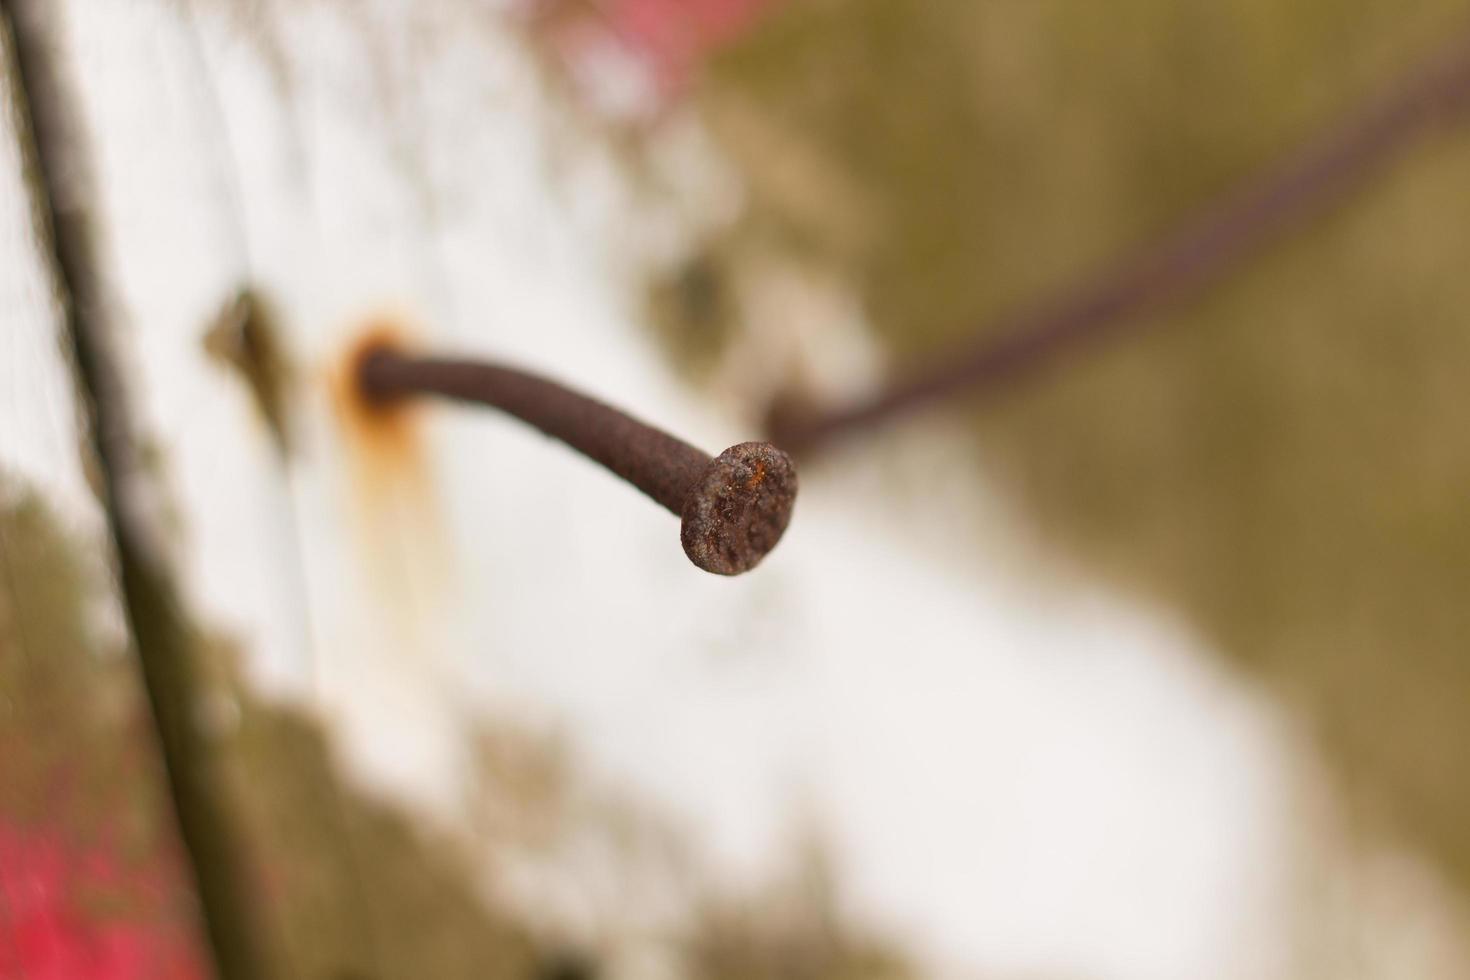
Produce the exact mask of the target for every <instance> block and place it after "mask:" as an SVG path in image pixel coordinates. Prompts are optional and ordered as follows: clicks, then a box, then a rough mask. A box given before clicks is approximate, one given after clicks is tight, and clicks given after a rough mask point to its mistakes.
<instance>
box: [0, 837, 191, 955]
mask: <svg viewBox="0 0 1470 980" xmlns="http://www.w3.org/2000/svg"><path fill="white" fill-rule="evenodd" d="M175 871H176V869H174V868H172V867H162V866H159V865H156V864H143V865H140V866H139V865H131V864H127V863H125V862H124V861H123V859H122V858H121V857H120V856H119V855H118V854H117V853H115V852H114V850H113V849H111V848H108V847H106V846H93V847H90V848H83V847H79V846H77V845H76V844H75V843H74V842H71V841H69V840H68V839H66V838H65V837H63V836H62V835H61V834H60V833H59V832H57V831H55V830H51V829H41V830H36V831H28V830H23V829H21V828H19V827H16V826H13V825H10V824H5V823H0V976H4V977H22V978H25V980H77V978H80V977H87V978H91V980H196V978H197V980H203V978H204V977H206V976H207V975H208V972H207V971H206V969H205V968H204V964H203V963H202V962H201V961H200V959H199V957H198V955H197V951H196V948H195V946H194V933H193V925H194V924H193V923H192V922H187V921H178V920H177V918H174V919H172V920H171V919H170V917H169V915H170V911H171V910H170V909H169V908H168V907H167V906H168V905H170V904H171V902H172V901H173V897H174V895H175V894H176V892H177V890H178V884H177V882H176V881H175V880H174V878H175V874H174V872H175Z"/></svg>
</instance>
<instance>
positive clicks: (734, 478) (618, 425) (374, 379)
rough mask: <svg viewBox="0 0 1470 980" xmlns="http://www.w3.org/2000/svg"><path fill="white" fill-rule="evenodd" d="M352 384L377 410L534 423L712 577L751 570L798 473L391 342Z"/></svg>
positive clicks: (549, 387)
mask: <svg viewBox="0 0 1470 980" xmlns="http://www.w3.org/2000/svg"><path fill="white" fill-rule="evenodd" d="M357 382H358V385H359V387H360V388H361V390H362V393H363V395H364V396H365V397H366V398H367V399H368V400H369V401H371V402H373V403H375V404H385V403H391V402H394V401H397V400H399V399H402V398H405V397H410V396H413V395H418V394H433V395H440V396H442V397H445V398H450V399H453V400H455V401H462V402H472V403H475V404H480V405H489V406H491V407H493V408H498V409H500V410H501V411H503V412H507V413H509V414H511V415H514V416H515V417H517V418H519V419H521V420H522V421H524V422H527V423H529V424H530V425H533V426H535V427H536V428H537V429H540V430H541V431H542V432H544V433H546V434H547V435H549V436H551V437H553V438H555V439H558V440H560V441H561V442H564V443H566V444H567V445H568V446H570V447H571V448H573V449H575V450H577V451H578V452H579V453H581V454H582V455H584V456H587V457H589V458H590V459H592V460H594V461H596V462H598V463H600V464H601V465H603V466H604V467H606V468H607V469H609V470H611V471H612V472H613V473H615V474H617V475H618V476H620V477H622V478H623V479H624V480H627V481H628V482H629V483H631V484H633V485H634V486H635V487H637V488H638V489H639V490H642V491H643V492H644V493H645V494H647V495H648V496H650V497H652V498H653V499H654V500H656V501H658V502H659V503H660V504H662V505H663V506H664V507H666V508H667V509H668V510H670V511H672V512H673V513H674V514H675V515H677V516H678V517H679V518H680V522H681V528H680V541H681V543H682V544H683V546H684V553H685V554H686V555H688V556H689V560H690V561H692V562H693V563H694V564H695V565H697V566H698V567H700V568H702V569H704V570H705V571H707V572H713V573H715V574H716V575H739V574H740V573H742V572H747V571H749V570H750V569H752V568H754V567H755V566H756V565H757V564H759V563H760V561H761V559H762V558H764V557H765V556H766V555H767V554H768V553H769V552H770V550H771V549H772V548H774V547H775V546H776V543H777V542H778V541H780V540H781V535H782V534H783V533H784V532H785V530H786V525H787V524H788V523H790V521H791V509H792V505H793V504H794V503H795V501H796V468H795V466H794V465H793V464H792V462H791V459H790V457H789V456H787V455H786V454H785V453H784V452H782V451H781V450H779V449H777V448H776V447H775V446H772V445H770V444H769V443H764V442H742V443H739V444H738V445H734V446H731V447H730V448H729V449H726V450H725V451H724V452H722V453H720V454H719V455H718V456H714V457H711V456H710V455H708V454H707V453H704V452H701V451H700V450H698V449H696V448H695V447H693V446H691V445H689V444H688V443H687V442H684V441H683V440H682V439H678V438H675V437H674V436H671V435H669V434H668V433H666V432H663V431H662V430H660V429H656V428H654V427H653V426H650V425H647V424H645V423H643V422H640V421H638V420H637V419H635V418H633V417H632V416H630V415H628V414H626V413H624V412H621V411H619V410H618V409H616V408H613V407H612V406H610V405H607V404H604V403H603V402H600V401H598V400H596V399H595V398H590V397H588V396H587V395H583V394H581V393H579V392H576V391H573V390H572V389H570V388H567V387H565V386H564V385H561V384H558V383H557V382H555V381H552V380H550V379H549V378H544V377H541V376H539V375H536V374H532V373H530V372H527V371H522V370H519V369H517V368H513V367H509V366H506V365H503V364H496V363H491V362H486V361H473V360H461V359H454V358H440V357H421V356H416V355H413V354H409V353H406V352H403V351H400V350H398V349H396V348H394V347H392V346H389V345H379V346H376V347H373V348H370V349H369V350H367V351H366V352H364V353H363V355H362V356H361V357H360V359H359V360H358V362H357Z"/></svg>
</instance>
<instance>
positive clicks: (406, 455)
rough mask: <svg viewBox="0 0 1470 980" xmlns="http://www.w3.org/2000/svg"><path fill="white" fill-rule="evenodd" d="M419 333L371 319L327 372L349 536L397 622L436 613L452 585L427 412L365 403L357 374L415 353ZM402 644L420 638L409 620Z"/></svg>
mask: <svg viewBox="0 0 1470 980" xmlns="http://www.w3.org/2000/svg"><path fill="white" fill-rule="evenodd" d="M417 333H418V331H417V329H416V328H415V327H414V326H413V325H412V323H411V321H409V320H408V319H407V318H405V317H403V316H400V315H395V314H382V313H380V314H374V315H371V316H368V317H365V318H364V319H363V321H362V326H361V327H360V328H359V329H358V330H356V331H354V333H353V338H352V341H351V343H350V344H349V345H348V346H347V347H346V349H345V350H344V351H343V352H342V354H341V356H340V357H338V358H337V359H336V360H335V361H334V362H333V363H332V364H330V365H329V368H328V377H327V385H328V389H329V391H330V393H331V400H332V408H333V413H334V415H335V418H336V421H337V425H338V432H339V435H340V438H341V442H342V446H343V449H344V452H345V454H346V463H347V474H348V478H349V481H350V486H349V493H350V498H351V499H350V507H351V512H352V520H351V533H352V536H353V538H354V543H355V545H356V546H357V549H358V552H359V554H360V555H361V556H362V559H363V568H364V572H365V575H366V576H367V578H368V582H369V585H370V586H371V587H372V588H373V589H374V590H376V591H377V592H378V593H379V594H380V595H381V596H382V597H383V598H386V599H390V600H392V602H391V606H392V607H394V608H395V610H396V611H395V612H394V616H395V618H397V617H398V616H399V615H400V614H404V615H408V614H409V613H410V612H420V613H428V612H432V611H433V610H434V608H435V607H436V606H437V605H438V603H439V599H438V597H439V596H442V595H443V594H444V593H445V589H446V587H447V586H448V584H449V583H450V582H451V581H452V579H451V577H450V576H449V575H448V574H447V572H448V570H449V568H450V563H451V552H450V549H449V546H448V541H449V538H448V536H447V534H446V533H445V527H444V522H443V517H442V514H441V512H440V508H439V502H438V494H437V491H436V489H435V485H434V480H433V476H432V455H431V452H430V447H429V445H428V442H427V440H426V419H425V415H426V412H425V409H424V407H422V406H420V405H417V404H413V403H411V402H402V403H397V404H382V403H379V402H374V401H373V400H372V399H370V398H367V397H366V396H365V395H364V393H363V391H362V389H361V387H360V385H359V383H358V368H359V366H360V364H361V362H362V360H363V358H365V357H367V356H368V355H369V354H371V353H372V352H373V351H376V350H381V349H383V348H384V347H394V348H401V347H410V346H412V338H413V337H414V336H415V335H416V334H417ZM399 625H400V626H402V627H403V628H404V630H405V634H404V636H403V637H402V640H403V642H414V643H416V642H417V641H418V640H420V639H422V637H421V635H420V633H421V631H420V630H418V629H417V628H415V627H414V625H413V624H412V623H410V622H408V621H407V620H405V621H404V622H402V623H400V624H399Z"/></svg>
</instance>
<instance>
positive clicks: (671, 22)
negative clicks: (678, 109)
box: [526, 0, 784, 102]
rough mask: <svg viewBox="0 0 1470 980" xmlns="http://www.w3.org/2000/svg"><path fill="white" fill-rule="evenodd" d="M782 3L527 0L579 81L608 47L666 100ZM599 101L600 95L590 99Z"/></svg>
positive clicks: (748, 0)
mask: <svg viewBox="0 0 1470 980" xmlns="http://www.w3.org/2000/svg"><path fill="white" fill-rule="evenodd" d="M782 2H784V0H602V2H589V0H526V4H527V6H528V8H529V10H530V11H531V14H532V16H533V17H534V18H535V19H536V21H537V23H538V24H539V25H541V27H542V29H543V34H544V35H545V36H546V37H547V38H548V40H549V42H550V44H551V46H552V47H553V49H554V50H556V52H557V53H558V55H559V56H560V57H561V58H563V59H564V60H565V61H567V62H568V63H569V65H570V67H571V68H572V69H573V74H574V75H575V76H579V77H580V76H582V74H583V73H582V72H581V71H580V70H579V69H581V68H583V67H585V66H586V65H587V64H588V63H589V62H593V61H596V60H598V59H599V58H600V57H601V56H603V53H604V52H606V51H607V50H608V49H610V48H611V49H616V50H620V51H621V52H623V53H624V54H626V55H627V56H628V57H629V58H630V59H631V60H632V61H634V62H636V63H637V64H638V65H640V66H641V67H642V68H643V69H644V70H645V71H646V72H647V74H648V80H649V82H650V83H651V87H652V88H653V89H654V90H655V92H656V94H657V95H658V97H659V98H660V99H661V100H663V101H665V102H666V101H668V100H670V99H672V98H675V97H677V96H678V95H679V94H680V93H682V91H683V90H684V89H685V87H686V86H687V84H688V82H689V80H690V78H691V77H692V76H693V75H694V74H695V73H696V72H697V71H698V69H699V66H700V64H701V63H702V62H703V61H705V59H707V58H708V57H709V56H710V55H711V54H713V53H714V52H716V51H718V50H719V49H720V48H722V47H724V46H726V45H728V44H730V43H732V42H734V41H736V40H738V39H739V38H740V37H742V36H743V35H744V34H745V33H746V32H748V31H749V30H750V29H751V28H752V27H754V26H755V24H756V23H757V22H758V21H759V19H760V18H761V16H763V15H764V14H766V13H768V12H769V11H770V10H771V9H773V8H774V7H776V6H777V5H778V4H780V3H782ZM589 94H593V95H595V93H589Z"/></svg>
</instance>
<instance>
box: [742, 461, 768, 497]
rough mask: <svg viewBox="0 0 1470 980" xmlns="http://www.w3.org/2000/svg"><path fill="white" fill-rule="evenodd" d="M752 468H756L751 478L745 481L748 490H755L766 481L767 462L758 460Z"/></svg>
mask: <svg viewBox="0 0 1470 980" xmlns="http://www.w3.org/2000/svg"><path fill="white" fill-rule="evenodd" d="M751 468H752V469H754V470H755V472H754V473H753V474H751V477H750V479H749V480H746V481H745V489H747V490H754V489H755V488H756V487H758V486H760V485H761V484H762V483H765V482H766V464H765V463H763V462H761V461H760V460H756V462H755V464H754V465H753V466H752V467H751Z"/></svg>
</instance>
